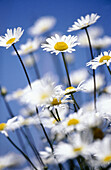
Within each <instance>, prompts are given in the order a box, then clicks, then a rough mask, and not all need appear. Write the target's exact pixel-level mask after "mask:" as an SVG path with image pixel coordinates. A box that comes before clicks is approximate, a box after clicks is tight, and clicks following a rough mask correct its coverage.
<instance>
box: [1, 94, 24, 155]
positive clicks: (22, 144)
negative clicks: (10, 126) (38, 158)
mask: <svg viewBox="0 0 111 170" xmlns="http://www.w3.org/2000/svg"><path fill="white" fill-rule="evenodd" d="M3 100H4V103H5V105H6V108H7V110H8V113H9V114H10V117H11V118H13V117H14V114H13V112H12V110H11V108H10V106H9V104H8V102H7V101H6V99H5V96H3ZM15 132H16V135H17V138H18V141H19V143H20V145H21V147H22V149H23V150H24V151H25V153H27V151H26V148H25V145H24V142H23V139H22V137H21V134H20V132H19V131H18V130H16V131H15Z"/></svg>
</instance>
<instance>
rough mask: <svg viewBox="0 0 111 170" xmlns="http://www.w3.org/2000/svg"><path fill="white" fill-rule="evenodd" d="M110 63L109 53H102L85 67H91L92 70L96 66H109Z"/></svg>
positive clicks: (110, 54)
mask: <svg viewBox="0 0 111 170" xmlns="http://www.w3.org/2000/svg"><path fill="white" fill-rule="evenodd" d="M110 63H111V51H108V52H107V51H104V52H103V53H101V54H100V55H99V56H98V57H96V58H95V59H93V60H91V61H90V62H88V63H87V64H86V65H87V66H91V68H92V69H96V68H97V67H98V66H101V65H103V64H106V65H107V66H109V65H110Z"/></svg>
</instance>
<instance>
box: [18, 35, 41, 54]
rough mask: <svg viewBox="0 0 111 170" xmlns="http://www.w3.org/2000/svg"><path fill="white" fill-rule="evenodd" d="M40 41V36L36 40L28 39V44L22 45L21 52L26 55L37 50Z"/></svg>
mask: <svg viewBox="0 0 111 170" xmlns="http://www.w3.org/2000/svg"><path fill="white" fill-rule="evenodd" d="M40 43H41V40H40V39H38V38H35V39H34V40H31V39H28V41H27V42H26V44H22V45H20V50H18V51H19V54H21V55H26V54H29V53H32V52H34V51H36V50H37V49H38V48H39V46H40Z"/></svg>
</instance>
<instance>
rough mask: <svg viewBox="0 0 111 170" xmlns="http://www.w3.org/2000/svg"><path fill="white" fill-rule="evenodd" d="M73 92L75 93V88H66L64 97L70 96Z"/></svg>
mask: <svg viewBox="0 0 111 170" xmlns="http://www.w3.org/2000/svg"><path fill="white" fill-rule="evenodd" d="M74 92H76V90H75V87H73V86H70V87H67V88H66V90H65V95H66V94H70V93H74Z"/></svg>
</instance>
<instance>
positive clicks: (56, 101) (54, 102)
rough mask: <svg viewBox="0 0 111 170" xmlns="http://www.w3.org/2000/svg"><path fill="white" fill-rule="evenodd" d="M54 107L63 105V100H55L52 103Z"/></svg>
mask: <svg viewBox="0 0 111 170" xmlns="http://www.w3.org/2000/svg"><path fill="white" fill-rule="evenodd" d="M51 104H52V105H59V104H61V100H59V101H58V100H57V98H53V101H52V102H51Z"/></svg>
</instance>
